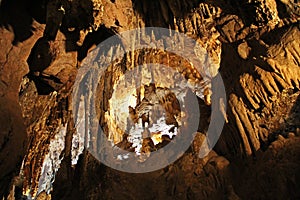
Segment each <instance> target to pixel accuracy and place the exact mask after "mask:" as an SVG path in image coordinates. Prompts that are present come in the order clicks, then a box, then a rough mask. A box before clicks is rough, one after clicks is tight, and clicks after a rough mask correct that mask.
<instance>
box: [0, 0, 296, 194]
mask: <svg viewBox="0 0 300 200" xmlns="http://www.w3.org/2000/svg"><path fill="white" fill-rule="evenodd" d="M0 3H1V10H0V25H1V27H0V36H1V37H0V48H1V51H0V129H1V130H0V171H1V173H0V198H2V196H7V195H8V193H9V192H10V194H9V198H10V199H20V198H21V197H22V196H23V198H28V199H30V198H35V197H36V198H37V199H51V197H52V198H53V199H101V198H103V199H110V198H111V199H124V198H128V199H153V198H159V199H166V198H170V199H174V198H180V199H201V198H210V199H211V198H221V197H224V196H226V198H229V199H231V198H234V199H235V198H238V196H240V197H241V198H249V197H251V198H257V199H261V198H265V199H266V198H278V197H287V196H288V197H290V198H295V199H297V198H299V191H297V188H299V182H300V181H299V172H298V171H299V170H298V169H299V167H300V164H299V160H298V159H297V158H298V157H299V156H297V155H299V153H300V148H299V145H298V144H299V142H297V141H299V138H298V136H299V130H300V124H299V105H300V101H299V88H300V87H299V83H300V68H299V65H300V53H299V52H300V47H299V46H300V38H299V37H300V30H299V16H300V13H299V9H300V6H299V3H297V2H296V1H289V0H281V1H275V0H272V1H265V0H257V1H253V0H242V1H238V2H234V1H229V0H224V1H219V2H215V1H198V0H192V1H187V0H186V1H185V0H184V1H180V0H163V1H159V0H154V1H146V0H132V1H130V0H116V1H109V0H93V1H90V0H84V1H79V0H73V1H58V0H49V1H41V2H36V1H35V0H31V1H19V0H15V1H11V2H9V1H4V0H3V1H2V2H1V1H0ZM148 26H154V27H164V28H169V29H174V30H176V31H179V32H182V33H185V34H186V35H188V36H189V37H191V38H193V39H195V40H197V42H198V43H199V44H200V46H201V48H204V49H206V50H207V52H208V54H209V56H210V57H211V58H212V59H211V63H210V65H208V66H209V67H207V68H205V69H204V71H205V72H207V73H206V74H209V75H208V76H207V77H202V76H201V75H199V73H194V71H193V66H191V64H190V63H189V62H188V61H187V60H184V59H180V58H178V56H176V55H172V54H165V53H164V52H160V51H153V50H152V51H151V50H149V51H148V50H147V52H146V51H135V52H131V53H129V54H128V55H126V56H124V58H123V59H122V60H119V61H116V62H115V63H113V64H112V65H111V66H110V67H109V68H108V70H107V71H106V73H105V78H104V79H102V80H101V81H100V82H99V84H98V89H99V96H98V99H97V100H98V102H99V105H98V106H97V112H98V113H97V115H98V117H99V123H100V124H101V125H103V127H104V129H105V130H107V129H108V128H110V129H111V130H112V131H111V132H109V131H107V132H106V133H107V136H108V138H109V139H110V140H111V141H113V142H114V143H115V144H116V145H118V146H119V147H122V148H124V149H131V148H132V146H130V145H131V143H132V142H133V139H132V138H131V139H130V138H129V139H127V138H126V137H125V136H126V135H124V133H122V132H121V131H119V130H118V129H117V128H115V129H112V126H113V125H111V124H112V123H111V124H110V120H111V119H112V115H113V114H112V113H113V112H115V113H118V112H119V111H118V110H117V111H113V109H112V107H113V106H115V105H116V102H119V101H113V98H118V99H122V98H125V97H126V95H127V93H126V92H125V93H122V92H120V93H117V94H116V93H113V92H114V90H116V87H115V82H116V80H119V78H120V77H121V76H122V75H123V74H124V72H125V71H126V70H128V69H132V66H135V65H141V64H143V63H145V62H149V61H150V62H155V63H160V64H165V65H168V66H170V67H171V68H173V69H176V70H178V71H179V72H180V73H182V74H183V75H184V77H185V78H186V79H189V80H191V81H194V82H198V83H203V84H202V85H201V87H202V89H201V90H200V95H199V97H200V98H199V105H200V109H201V119H199V120H200V122H199V124H200V125H199V130H198V131H199V132H198V133H197V134H196V136H195V139H194V141H193V144H192V146H191V148H190V149H189V150H188V151H187V152H186V153H185V154H184V155H183V156H182V158H180V159H179V160H178V161H177V162H175V163H174V164H172V165H170V166H168V167H166V168H165V169H162V170H158V171H156V172H152V173H149V174H147V175H146V176H145V175H144V174H142V175H139V174H125V173H121V172H116V171H114V170H112V169H110V168H107V167H104V166H103V165H101V164H99V163H98V162H97V161H96V160H95V159H94V158H93V157H92V156H91V155H90V154H89V153H88V152H86V151H85V150H84V148H83V147H84V144H85V143H87V142H90V144H91V145H93V142H94V143H97V140H96V139H95V138H92V137H89V135H88V134H85V127H84V126H83V127H82V131H81V132H78V130H81V129H80V127H79V129H78V127H77V126H78V124H76V123H74V120H73V118H74V116H75V117H76V116H77V115H82V116H86V115H88V113H86V112H85V111H86V107H85V106H86V104H84V103H83V104H79V107H78V109H77V110H72V109H73V108H72V106H71V105H72V98H71V97H72V96H71V94H72V85H73V84H74V80H75V77H76V75H77V71H78V68H79V67H80V66H81V65H80V64H81V63H84V62H85V60H84V58H85V56H86V55H87V54H88V52H90V50H91V49H93V48H94V47H95V45H97V44H98V43H100V42H101V41H103V40H105V39H106V38H108V37H109V36H112V35H115V34H117V33H119V32H122V31H126V30H130V29H133V28H143V27H148ZM150 39H151V38H150ZM122 44H123V45H124V46H130V45H131V43H130V42H126V41H122ZM184 46H188V44H184ZM116 48H118V47H116ZM201 48H200V49H199V48H198V49H197V48H193V49H192V50H193V52H194V53H195V54H196V55H197V56H198V57H199V58H200V59H202V60H205V58H203V57H201V56H203V52H202V51H201ZM104 56H106V57H107V58H108V59H109V58H110V57H109V54H105V53H104ZM218 71H219V72H220V73H221V75H222V77H223V80H224V83H225V87H226V93H227V97H228V109H227V113H225V111H224V110H223V111H221V112H223V115H224V117H225V118H226V120H228V123H227V124H226V125H225V127H224V129H223V133H222V136H221V138H220V139H219V142H218V144H217V145H216V147H215V149H214V151H212V152H210V153H209V154H208V156H207V157H205V158H203V159H200V158H198V157H197V152H198V151H199V149H200V146H201V144H202V143H203V140H204V137H205V133H206V130H207V125H208V123H209V120H210V119H209V115H210V109H209V104H210V98H211V95H212V97H213V96H214V94H211V90H210V88H211V85H210V84H209V83H210V79H212V78H213V77H214V76H215V75H216V73H217V72H218ZM139 72H140V73H145V74H147V72H145V71H143V70H140V71H139ZM203 80H207V81H203ZM172 81H174V80H173V79H172ZM172 81H170V82H168V84H173V82H172ZM174 82H175V81H174ZM147 84H149V83H147ZM147 84H145V85H146V86H147V87H148V88H147V89H148V90H149V89H151V88H149V87H151V85H147ZM164 86H165V85H159V86H158V85H157V87H156V92H157V93H155V92H152V93H151V92H150V94H149V95H150V96H149V95H148V99H147V95H145V88H143V89H142V90H141V91H142V92H141V93H142V94H138V93H139V92H136V93H135V94H136V95H137V96H139V98H140V102H139V101H138V102H136V104H135V105H131V110H130V109H128V114H131V120H132V121H135V120H136V119H137V118H139V117H140V118H142V119H144V120H145V121H144V122H146V121H147V120H148V121H149V119H147V118H145V117H144V118H143V115H144V114H145V110H144V109H143V105H144V106H145V105H146V107H147V105H148V103H151V104H155V102H154V103H153V102H151V100H149V98H150V97H151V95H153V94H158V93H159V91H165V90H164V89H163V88H164ZM144 87H145V86H144ZM212 87H214V86H212ZM167 94H170V93H167ZM113 95H119V96H116V97H114V96H113ZM171 96H172V95H171ZM88 98H89V97H88V96H84V95H83V96H82V102H85V103H88V102H89V99H88ZM143 100H144V101H143ZM157 101H158V102H160V101H161V100H160V98H158V100H157ZM120 102H121V103H122V101H120ZM170 102H174V101H170ZM225 103H226V102H225ZM170 104H173V107H172V106H171V107H169V106H168V101H166V102H165V105H164V107H163V108H164V109H165V110H168V109H169V110H168V111H169V112H168V116H167V120H166V121H168V124H169V125H170V124H172V123H173V122H174V123H173V125H174V126H175V125H177V124H178V121H176V120H177V115H178V113H179V112H180V111H179V109H174V107H176V105H174V103H170ZM206 104H207V105H206ZM177 107H178V106H177ZM220 109H221V108H220ZM130 111H131V112H130ZM173 111H174V112H173ZM170 113H171V114H170ZM171 121H172V123H171ZM179 121H180V120H179ZM144 122H143V123H144ZM148 123H149V122H148ZM176 123H177V124H176ZM127 125H128V124H126V125H124V126H127ZM76 128H77V129H76ZM76 130H77V131H76ZM108 130H109V129H108ZM153 132H155V131H153ZM294 135H295V137H294ZM148 136H149V138H148V139H149V140H146V139H145V140H144V141H141V143H140V145H141V146H142V148H141V151H143V152H144V153H145V154H146V155H147V156H149V155H150V154H149V151H153V150H155V149H158V148H160V147H161V146H163V145H165V143H168V142H170V141H171V142H172V140H171V138H169V137H163V135H159V134H156V135H155V134H153V133H151V135H148ZM285 138H287V139H285ZM158 142H161V144H159V143H158ZM160 145H161V146H160ZM264 151H265V152H264ZM291 152H294V153H291ZM219 155H222V156H219ZM150 156H151V155H150ZM252 156H254V157H256V158H257V161H255V162H253V161H251V159H250V160H249V159H248V158H247V157H250V158H251V157H252ZM240 159H241V160H240ZM228 160H230V162H229V161H228ZM278 161H279V162H278ZM240 163H243V164H244V165H243V164H240ZM245 165H247V166H248V168H247V167H245ZM273 165H274V167H273ZM285 166H286V168H288V169H289V170H287V169H286V168H285ZM274 169H276V170H277V171H274ZM248 171H250V172H253V174H256V175H257V176H250V175H249V174H248V173H247V172H248ZM277 175H278V176H277ZM241 177H242V178H241ZM253 177H254V178H253ZM257 177H262V180H261V179H260V178H257ZM243 178H244V179H243ZM269 179H270V180H273V181H274V182H275V184H274V185H271V186H269V185H268V181H266V180H269ZM248 180H249V181H248ZM134 182H137V183H139V184H138V185H134V184H133V183H134ZM249 186H251V188H252V189H248V188H249ZM259 186H261V188H260V187H259ZM276 186H278V187H276ZM266 191H268V192H266Z"/></svg>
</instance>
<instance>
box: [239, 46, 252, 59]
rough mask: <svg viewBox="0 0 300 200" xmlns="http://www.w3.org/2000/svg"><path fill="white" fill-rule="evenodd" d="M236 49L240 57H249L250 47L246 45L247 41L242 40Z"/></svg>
mask: <svg viewBox="0 0 300 200" xmlns="http://www.w3.org/2000/svg"><path fill="white" fill-rule="evenodd" d="M237 50H238V53H239V55H240V57H241V58H243V59H247V58H248V57H249V54H250V51H251V48H250V47H249V46H248V44H247V42H243V43H241V44H240V45H239V46H238V49H237Z"/></svg>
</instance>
